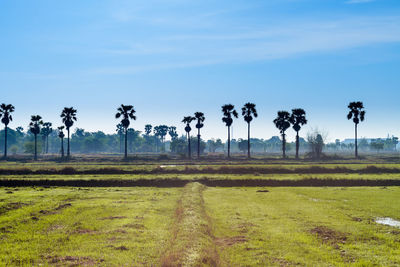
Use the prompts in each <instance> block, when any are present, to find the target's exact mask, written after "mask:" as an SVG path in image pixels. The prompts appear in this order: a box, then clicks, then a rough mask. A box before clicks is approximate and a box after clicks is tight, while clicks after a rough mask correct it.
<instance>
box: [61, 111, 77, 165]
mask: <svg viewBox="0 0 400 267" xmlns="http://www.w3.org/2000/svg"><path fill="white" fill-rule="evenodd" d="M60 117H61V118H62V122H63V123H64V125H65V128H66V129H67V133H68V136H67V158H70V156H71V150H70V145H69V136H70V135H69V130H70V128H71V127H72V125H74V121H76V109H74V108H73V107H70V108H67V107H65V108H64V109H63V111H62V112H61V115H60Z"/></svg>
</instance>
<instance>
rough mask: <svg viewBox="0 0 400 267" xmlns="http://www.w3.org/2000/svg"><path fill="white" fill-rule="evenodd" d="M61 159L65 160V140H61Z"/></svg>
mask: <svg viewBox="0 0 400 267" xmlns="http://www.w3.org/2000/svg"><path fill="white" fill-rule="evenodd" d="M61 158H64V138H61Z"/></svg>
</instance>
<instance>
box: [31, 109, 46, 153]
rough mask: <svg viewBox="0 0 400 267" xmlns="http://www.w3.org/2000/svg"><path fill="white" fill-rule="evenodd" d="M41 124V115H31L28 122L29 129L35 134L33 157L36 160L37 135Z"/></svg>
mask: <svg viewBox="0 0 400 267" xmlns="http://www.w3.org/2000/svg"><path fill="white" fill-rule="evenodd" d="M42 124H43V121H42V117H41V116H39V115H36V116H35V115H32V117H31V122H30V123H29V131H31V133H33V135H34V136H35V155H34V159H35V160H37V135H38V134H40V130H41V129H40V126H41V125H42Z"/></svg>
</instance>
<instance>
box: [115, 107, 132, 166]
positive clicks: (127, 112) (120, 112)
mask: <svg viewBox="0 0 400 267" xmlns="http://www.w3.org/2000/svg"><path fill="white" fill-rule="evenodd" d="M135 113H136V111H135V109H134V108H133V106H132V105H122V104H121V106H120V107H118V109H117V113H116V114H115V118H116V119H119V118H121V117H122V120H121V124H122V126H123V127H124V128H125V159H127V158H128V127H129V124H130V123H131V122H130V121H129V120H130V119H132V120H136V116H135Z"/></svg>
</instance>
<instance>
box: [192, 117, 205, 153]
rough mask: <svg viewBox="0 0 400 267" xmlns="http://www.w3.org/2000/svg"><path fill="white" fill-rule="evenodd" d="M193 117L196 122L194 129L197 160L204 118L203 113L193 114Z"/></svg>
mask: <svg viewBox="0 0 400 267" xmlns="http://www.w3.org/2000/svg"><path fill="white" fill-rule="evenodd" d="M194 117H195V118H196V120H197V123H196V128H197V158H200V129H201V128H203V126H204V124H203V122H204V120H205V119H206V118H205V117H204V113H203V112H195V113H194Z"/></svg>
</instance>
